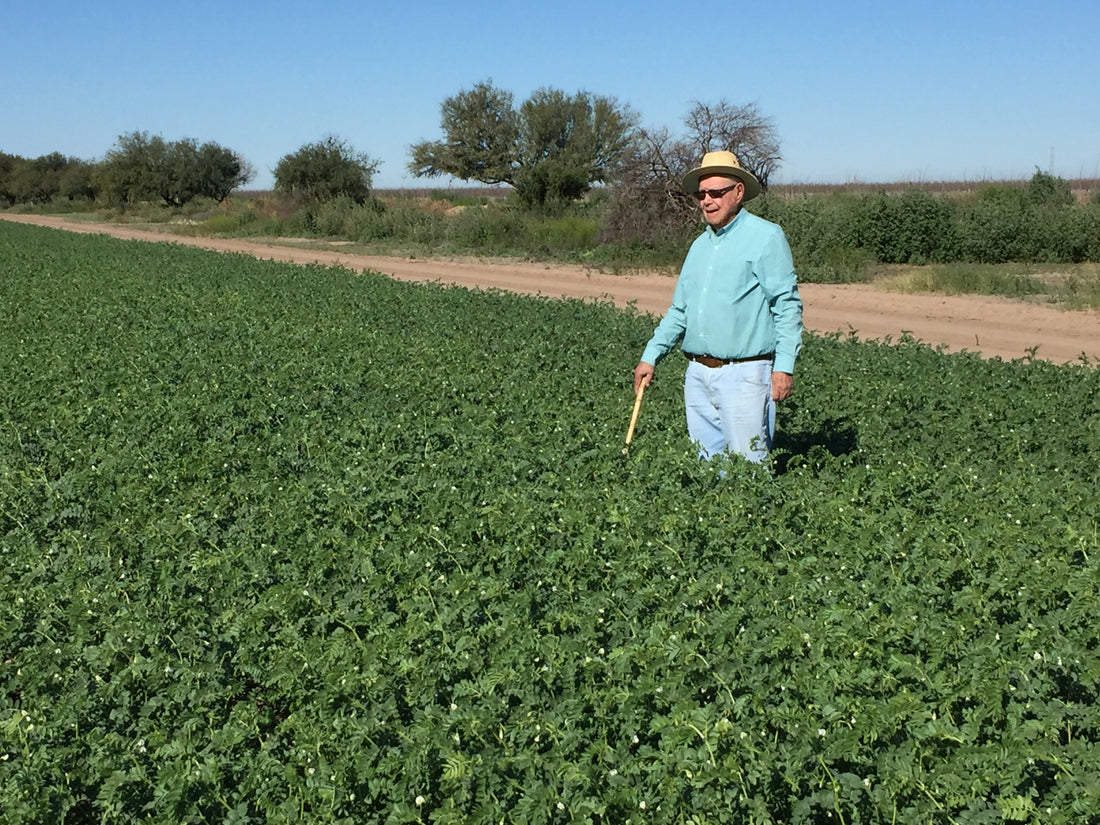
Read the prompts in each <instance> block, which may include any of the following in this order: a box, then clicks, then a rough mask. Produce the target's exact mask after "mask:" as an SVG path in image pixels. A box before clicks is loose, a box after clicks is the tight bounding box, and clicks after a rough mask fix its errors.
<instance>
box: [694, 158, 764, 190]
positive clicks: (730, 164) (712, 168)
mask: <svg viewBox="0 0 1100 825" xmlns="http://www.w3.org/2000/svg"><path fill="white" fill-rule="evenodd" d="M707 175H725V176H726V177H728V178H737V179H738V180H739V181H741V182H742V183H743V184H745V197H744V198H743V200H746V201H747V200H752V199H753V198H755V197H756V196H757V195H759V194H760V181H758V180H757V179H756V178H755V177H753V175H752V173H750V172H749V171H748V170H746V169H744V168H742V166H741V162H740V161H739V160H738V159H737V155H735V154H734V153H733V152H707V153H706V154H705V155H703V162H702V163H700V164H699V165H698V166H697V167H695V168H694V169H692V170H691V171H690V172H688V173H687V174H686V175H684V181H683V182H684V191H685V192H692V193H694V192H698V191H699V178H705V177H706V176H707Z"/></svg>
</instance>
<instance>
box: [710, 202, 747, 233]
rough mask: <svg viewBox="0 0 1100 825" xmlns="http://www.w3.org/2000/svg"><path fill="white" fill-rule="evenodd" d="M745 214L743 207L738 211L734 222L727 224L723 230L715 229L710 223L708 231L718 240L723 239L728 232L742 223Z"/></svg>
mask: <svg viewBox="0 0 1100 825" xmlns="http://www.w3.org/2000/svg"><path fill="white" fill-rule="evenodd" d="M744 214H745V207H744V206H742V207H741V208H740V209H738V210H737V214H736V215H734V216H733V220H732V221H730V222H729V223H727V224H726V225H725V226H723V227H722V228H721V229H715V228H714V227H713V226H711V225H710V224H709V223H708V224H707V230H708V231H709V232H710V233H711V234H712V235H714V236H715V237H716V238H721V237H722V236H723V235H725V234H726V233H727V232H729V231H730V230H731V229H733V227H734V226H736V225H737V224H738V223H739V222H740V220H741V217H742V216H743V215H744Z"/></svg>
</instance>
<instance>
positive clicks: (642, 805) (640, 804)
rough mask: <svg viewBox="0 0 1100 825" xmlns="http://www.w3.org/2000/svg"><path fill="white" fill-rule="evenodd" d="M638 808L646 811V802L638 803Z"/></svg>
mask: <svg viewBox="0 0 1100 825" xmlns="http://www.w3.org/2000/svg"><path fill="white" fill-rule="evenodd" d="M638 807H639V808H641V809H642V810H643V811H644V810H645V800H644V799H643V800H642V801H641V802H639V803H638Z"/></svg>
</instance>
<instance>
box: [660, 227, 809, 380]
mask: <svg viewBox="0 0 1100 825" xmlns="http://www.w3.org/2000/svg"><path fill="white" fill-rule="evenodd" d="M678 343H679V344H680V346H681V348H682V349H683V350H684V352H690V353H693V354H695V355H713V356H714V357H716V358H751V357H752V356H754V355H764V354H766V353H770V352H774V353H775V363H774V365H773V367H772V369H773V370H775V371H776V372H789V373H792V374H793V373H794V362H795V359H796V358H798V353H799V350H800V349H801V347H802V299H801V298H800V297H799V295H798V284H797V282H796V280H795V274H794V262H793V261H792V260H791V248H790V246H789V245H788V243H787V238H786V236H785V235H784V234H783V230H782V229H781V228H780V227H779V226H778V225H776V224H774V223H771V222H770V221H766V220H764V219H763V218H760V217H758V216H756V215H753V214H752V213H751V212H746V211H745V210H744V209H742V210H741V211H740V212H738V213H737V216H736V217H735V218H734V219H733V220H732V221H730V222H729V223H728V224H726V225H725V226H724V227H722V228H721V229H719V230H718V231H717V232H716V231H714V229H712V228H711V227H709V226H708V227H707V228H706V229H705V230H704V231H703V234H702V235H700V236H699V237H698V238H696V239H695V242H694V243H693V244H692V245H691V248H690V249H689V250H688V254H687V257H686V258H685V259H684V265H683V267H682V268H681V270H680V277H679V279H678V280H677V281H676V289H675V291H674V292H673V294H672V305H671V306H670V307H669V308H668V312H667V313H666V314H665V317H664V318H663V319H662V320H661V323H660V324H658V325H657V329H656V330H655V331H654V333H653V337H652V338H651V339H650V340H649V343H648V344H647V345H646V348H645V350H644V351H643V352H642V361H645V362H646V363H649V364H656V363H657V362H658V361H660V360H661V359H662V358H664V357H665V355H667V354H668V353H669V351H671V350H672V348H673V347H675V346H676V344H678Z"/></svg>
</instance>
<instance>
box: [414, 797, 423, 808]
mask: <svg viewBox="0 0 1100 825" xmlns="http://www.w3.org/2000/svg"><path fill="white" fill-rule="evenodd" d="M423 804H424V797H422V796H418V797H417V798H416V807H418V808H419V807H420V806H421V805H423Z"/></svg>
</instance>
